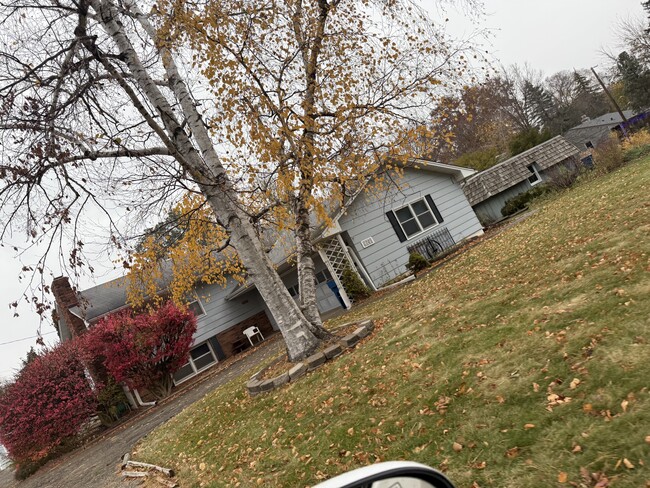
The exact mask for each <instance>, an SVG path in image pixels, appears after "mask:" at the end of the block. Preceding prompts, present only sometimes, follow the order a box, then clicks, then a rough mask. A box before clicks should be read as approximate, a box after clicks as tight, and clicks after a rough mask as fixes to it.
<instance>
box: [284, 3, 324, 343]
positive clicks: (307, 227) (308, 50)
mask: <svg viewBox="0 0 650 488" xmlns="http://www.w3.org/2000/svg"><path fill="white" fill-rule="evenodd" d="M298 5H299V4H298ZM318 8H319V15H318V23H317V25H316V27H315V29H316V35H315V38H314V42H313V44H311V45H305V46H303V47H302V60H303V67H304V70H305V81H306V86H305V92H304V97H303V100H302V110H303V118H304V124H305V128H304V131H303V134H302V136H301V144H300V147H302V148H303V153H302V154H300V155H298V158H299V165H298V166H299V167H300V184H299V187H298V198H297V202H296V208H295V222H296V253H297V261H298V289H299V292H300V304H301V308H302V311H303V313H304V314H305V317H306V318H307V320H308V321H309V323H310V327H311V330H312V332H313V333H314V335H316V336H317V337H319V338H321V339H327V338H329V337H331V334H330V333H329V332H328V331H327V330H326V329H325V328H324V327H323V322H322V320H321V318H320V312H319V310H318V305H317V301H316V282H315V280H316V273H315V272H314V271H315V270H314V260H313V259H312V254H313V253H314V246H313V245H312V241H311V239H312V236H311V222H310V218H309V206H308V202H309V201H310V199H311V196H312V195H311V193H312V191H313V188H314V171H315V166H314V163H315V159H316V156H315V154H316V153H317V150H316V145H317V141H316V139H315V137H314V136H315V134H316V133H317V129H318V127H317V123H316V118H315V114H316V112H317V110H316V89H317V84H318V80H317V74H318V62H319V55H320V52H321V48H322V43H323V38H324V36H325V23H326V22H327V15H328V13H329V5H328V4H327V2H325V1H323V0H319V2H318ZM301 15H302V9H301V8H300V6H298V8H297V10H296V13H295V17H294V19H293V21H294V24H293V25H294V31H295V33H296V38H297V39H300V38H302V35H301V34H300V29H301V27H300V21H299V18H300V16H301Z"/></svg>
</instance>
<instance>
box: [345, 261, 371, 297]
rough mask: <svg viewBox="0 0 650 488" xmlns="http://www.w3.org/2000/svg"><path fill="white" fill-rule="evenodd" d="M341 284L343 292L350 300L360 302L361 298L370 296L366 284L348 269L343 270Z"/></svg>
mask: <svg viewBox="0 0 650 488" xmlns="http://www.w3.org/2000/svg"><path fill="white" fill-rule="evenodd" d="M341 283H342V284H343V288H345V292H346V293H347V294H348V296H349V297H350V299H351V300H360V299H362V298H368V297H369V296H370V294H371V291H370V289H369V288H368V287H367V286H366V284H365V283H364V282H363V281H362V280H361V278H359V275H358V274H357V273H355V272H354V271H352V270H351V269H350V268H345V270H344V271H343V275H342V276H341Z"/></svg>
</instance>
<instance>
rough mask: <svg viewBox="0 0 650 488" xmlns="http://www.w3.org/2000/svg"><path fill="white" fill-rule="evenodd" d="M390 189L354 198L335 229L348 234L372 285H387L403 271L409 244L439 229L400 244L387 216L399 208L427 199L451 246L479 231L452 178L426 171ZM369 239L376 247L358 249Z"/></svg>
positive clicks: (407, 176)
mask: <svg viewBox="0 0 650 488" xmlns="http://www.w3.org/2000/svg"><path fill="white" fill-rule="evenodd" d="M398 186H399V188H397V187H395V185H393V186H391V188H390V189H388V190H384V191H382V192H378V191H377V190H374V191H373V190H372V189H371V190H369V191H366V192H364V193H363V194H361V195H359V197H358V198H357V199H356V200H355V201H354V202H353V203H352V205H351V206H350V208H349V209H348V211H347V212H346V214H345V215H344V216H343V217H341V219H340V220H339V224H340V225H341V228H342V229H343V230H344V231H347V233H348V235H349V236H350V239H351V240H352V242H351V243H349V244H352V246H353V247H354V248H355V249H356V251H357V254H358V255H359V258H360V259H361V261H362V262H363V264H364V266H365V267H366V269H367V271H368V273H369V274H370V276H371V278H372V280H373V281H374V282H375V284H376V285H378V286H381V285H382V284H384V283H386V282H387V281H390V280H391V279H393V278H395V277H396V276H398V275H400V274H402V273H404V272H405V271H406V263H407V261H408V252H407V250H406V248H407V247H408V246H409V245H411V243H412V242H415V241H417V240H418V239H421V238H422V237H425V236H426V235H427V234H428V233H430V232H432V231H433V230H435V229H437V228H439V227H437V226H436V227H433V228H430V229H427V230H426V231H425V232H423V233H422V234H418V235H416V236H413V237H411V238H410V239H408V240H406V241H404V242H400V241H399V238H398V236H397V234H396V233H395V230H394V229H393V227H392V226H391V224H390V222H389V221H388V218H387V217H386V212H388V211H389V210H393V209H397V208H400V207H402V206H404V205H406V204H408V203H411V202H413V201H415V200H419V199H422V198H424V197H425V196H426V195H428V194H431V196H432V198H433V201H434V202H435V204H436V206H437V207H438V210H439V211H440V213H441V214H442V217H443V219H444V222H443V223H442V224H441V226H442V227H446V228H447V229H449V232H450V233H451V235H452V237H453V238H454V240H455V241H456V242H459V241H461V240H462V239H464V238H466V237H469V236H471V235H474V234H476V233H478V232H480V231H481V230H482V227H481V224H480V223H479V221H478V219H477V218H476V215H475V214H474V211H473V210H472V208H471V207H470V205H469V203H468V201H467V198H466V197H465V195H464V193H463V191H462V190H461V188H460V185H459V184H458V183H456V182H455V181H454V180H453V179H452V177H450V176H448V175H444V174H440V173H435V172H432V171H428V170H424V169H421V170H417V169H410V168H409V169H406V170H404V174H403V177H402V178H400V179H399V180H398ZM368 237H372V238H373V239H374V241H375V244H373V245H371V246H369V247H367V248H365V249H364V248H363V246H361V241H362V240H364V239H366V238H368Z"/></svg>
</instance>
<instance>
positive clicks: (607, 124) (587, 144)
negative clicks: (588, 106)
mask: <svg viewBox="0 0 650 488" xmlns="http://www.w3.org/2000/svg"><path fill="white" fill-rule="evenodd" d="M623 115H625V118H626V119H627V121H628V122H627V123H623V118H622V117H621V115H620V114H619V113H618V112H612V113H609V114H605V115H601V116H600V117H597V118H595V119H590V118H589V117H586V116H585V117H583V118H582V123H581V124H580V125H578V126H576V127H573V128H571V129H569V130H568V131H567V132H566V134H564V138H565V139H566V140H567V141H569V142H570V143H571V144H573V145H574V146H576V147H577V148H578V149H580V150H581V151H584V150H585V149H593V148H595V147H596V146H598V145H599V144H601V143H603V142H605V141H606V140H607V139H608V138H609V136H610V135H611V134H612V133H615V134H617V135H619V136H621V135H622V134H623V131H624V129H627V128H629V127H632V126H634V125H636V124H637V123H639V122H642V121H643V119H645V117H646V115H647V114H643V113H642V114H637V115H635V114H634V112H633V111H632V110H625V111H624V112H623Z"/></svg>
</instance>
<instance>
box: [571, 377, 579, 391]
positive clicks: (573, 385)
mask: <svg viewBox="0 0 650 488" xmlns="http://www.w3.org/2000/svg"><path fill="white" fill-rule="evenodd" d="M579 384H580V380H579V379H578V378H573V379H572V380H571V383H569V388H571V389H572V390H575V389H576V388H578V385H579Z"/></svg>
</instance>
